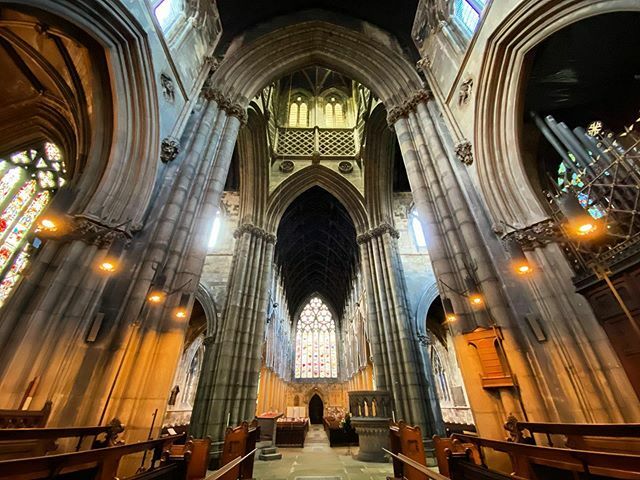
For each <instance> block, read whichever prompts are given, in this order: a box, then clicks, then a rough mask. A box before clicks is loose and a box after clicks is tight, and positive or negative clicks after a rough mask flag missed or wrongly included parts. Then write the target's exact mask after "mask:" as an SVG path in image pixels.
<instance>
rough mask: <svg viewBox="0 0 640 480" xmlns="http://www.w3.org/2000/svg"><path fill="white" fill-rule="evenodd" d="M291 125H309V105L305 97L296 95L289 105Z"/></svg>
mask: <svg viewBox="0 0 640 480" xmlns="http://www.w3.org/2000/svg"><path fill="white" fill-rule="evenodd" d="M289 127H291V128H307V127H309V105H308V103H307V100H306V99H305V98H304V97H301V96H298V97H295V99H294V100H293V101H292V102H291V104H290V105H289Z"/></svg>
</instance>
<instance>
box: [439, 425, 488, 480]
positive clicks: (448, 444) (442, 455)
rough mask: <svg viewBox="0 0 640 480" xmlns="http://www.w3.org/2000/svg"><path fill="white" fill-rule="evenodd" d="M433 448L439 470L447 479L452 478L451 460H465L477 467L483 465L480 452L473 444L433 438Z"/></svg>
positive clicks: (451, 439) (452, 439)
mask: <svg viewBox="0 0 640 480" xmlns="http://www.w3.org/2000/svg"><path fill="white" fill-rule="evenodd" d="M433 446H434V449H435V452H436V461H437V462H438V470H440V473H441V474H442V475H444V476H445V477H447V478H451V472H450V470H449V459H450V458H455V457H458V458H460V457H461V458H465V459H468V460H469V461H471V462H473V463H474V464H475V465H481V464H482V460H481V458H480V452H479V451H478V449H477V448H476V447H475V445H473V444H472V443H462V442H461V441H460V440H456V439H454V438H448V437H444V438H442V437H440V436H438V435H434V436H433Z"/></svg>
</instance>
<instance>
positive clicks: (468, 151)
mask: <svg viewBox="0 0 640 480" xmlns="http://www.w3.org/2000/svg"><path fill="white" fill-rule="evenodd" d="M455 153H456V158H457V159H458V160H460V161H461V162H462V163H464V164H465V165H467V166H469V165H471V164H473V147H472V146H471V142H470V141H469V140H463V141H461V142H458V143H457V144H456V146H455Z"/></svg>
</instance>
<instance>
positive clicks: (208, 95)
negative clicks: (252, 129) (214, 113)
mask: <svg viewBox="0 0 640 480" xmlns="http://www.w3.org/2000/svg"><path fill="white" fill-rule="evenodd" d="M202 96H203V97H204V99H205V100H209V101H214V102H216V103H217V104H218V107H219V108H220V110H224V111H225V112H226V113H227V115H229V116H231V117H236V118H237V119H238V120H240V123H241V124H242V125H246V124H247V119H248V117H247V109H246V108H244V107H243V106H242V105H240V104H239V103H234V102H233V101H231V99H230V98H229V97H227V96H225V95H224V94H223V93H222V92H221V91H220V90H219V89H217V88H214V87H212V86H211V85H205V86H204V87H203V88H202Z"/></svg>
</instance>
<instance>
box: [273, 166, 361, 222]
mask: <svg viewBox="0 0 640 480" xmlns="http://www.w3.org/2000/svg"><path fill="white" fill-rule="evenodd" d="M315 186H317V187H321V188H323V189H324V190H326V191H327V192H329V193H330V194H331V195H333V196H334V197H335V198H336V199H337V200H338V201H339V202H341V203H342V205H343V206H344V207H345V208H346V210H347V212H349V215H350V216H351V219H352V220H353V224H354V226H355V228H356V232H357V233H358V234H360V233H363V232H364V231H365V230H366V229H367V225H368V221H367V212H366V210H365V207H364V198H363V197H362V195H361V194H360V192H358V190H357V189H356V187H355V186H353V184H352V183H351V182H349V181H348V180H347V179H345V178H344V177H343V176H342V175H340V174H339V173H337V172H335V171H333V170H331V169H329V168H327V167H325V166H323V165H311V166H309V167H306V168H303V169H302V170H300V171H298V172H295V173H294V174H293V175H291V176H289V177H288V178H287V179H286V180H285V181H284V182H282V183H281V184H280V185H278V187H277V188H276V189H275V190H274V192H273V193H272V194H271V197H270V198H269V201H268V204H267V209H266V212H267V213H266V219H267V220H266V222H267V229H268V230H269V231H272V232H275V231H276V229H277V227H278V224H279V222H280V219H281V218H282V215H283V214H284V212H285V210H286V209H287V207H288V206H289V205H290V204H291V203H292V202H293V201H294V200H295V199H296V198H297V197H298V196H299V195H300V194H301V193H303V192H305V191H307V190H309V189H310V188H311V187H315Z"/></svg>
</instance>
